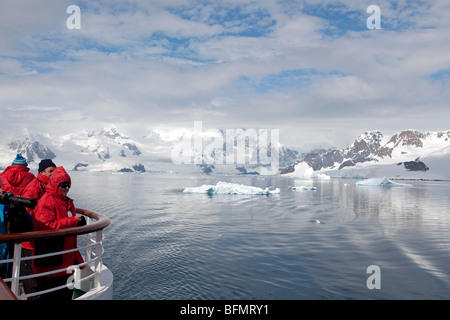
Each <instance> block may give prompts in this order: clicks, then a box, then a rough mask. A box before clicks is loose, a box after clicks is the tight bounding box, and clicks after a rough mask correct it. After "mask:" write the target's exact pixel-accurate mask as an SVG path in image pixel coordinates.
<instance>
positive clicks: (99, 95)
mask: <svg viewBox="0 0 450 320" xmlns="http://www.w3.org/2000/svg"><path fill="white" fill-rule="evenodd" d="M44 4H45V6H44ZM70 4H72V3H69V1H51V0H47V1H46V2H45V3H42V2H40V4H39V5H37V4H36V3H35V2H33V1H14V2H2V3H1V4H0V107H1V109H0V116H2V118H3V119H9V120H11V121H6V122H7V125H5V126H4V128H3V130H4V131H5V130H8V131H9V132H10V131H11V127H12V125H13V124H14V122H15V121H19V122H20V123H21V125H22V126H27V127H30V128H32V127H33V128H36V130H50V129H51V130H54V131H55V132H56V131H57V130H60V131H65V130H69V129H70V130H72V128H71V127H70V126H67V124H68V123H70V122H74V123H78V124H80V125H81V126H87V127H89V126H95V125H96V123H99V124H100V125H101V124H107V123H110V122H115V123H122V124H124V125H125V124H128V125H130V126H132V124H133V123H135V124H139V125H136V126H137V127H142V128H143V127H144V126H145V127H151V126H157V125H164V126H166V127H170V126H171V125H173V126H175V125H181V124H183V125H185V124H189V122H191V121H193V120H202V121H204V122H205V123H207V122H208V123H211V125H212V124H214V125H216V126H217V127H222V128H232V127H242V126H247V127H249V126H252V127H259V128H261V127H277V128H278V129H280V133H281V136H282V137H283V128H286V129H285V130H286V131H285V132H286V133H287V132H293V131H296V132H297V133H298V134H299V137H305V138H304V140H308V142H309V141H310V140H311V139H314V138H316V139H315V140H316V141H317V143H322V142H323V140H321V139H326V137H325V136H323V135H322V134H325V133H326V134H327V135H329V136H333V137H337V136H338V137H339V139H342V137H343V136H346V137H348V138H349V139H351V138H353V136H354V132H355V131H365V130H370V129H373V128H374V127H376V128H377V129H378V128H381V127H384V128H387V129H389V128H390V129H391V130H392V131H397V130H401V129H404V128H411V127H417V128H418V129H422V128H424V129H426V130H430V131H431V130H443V129H448V128H445V125H446V122H445V120H444V119H448V118H449V116H450V114H449V113H450V111H449V110H448V107H447V101H448V98H449V92H450V90H448V82H447V81H445V79H440V76H439V75H440V74H441V73H440V72H444V73H443V74H446V73H445V72H448V70H450V58H449V55H448V52H450V41H449V40H450V39H449V37H450V32H449V30H448V29H449V26H448V23H447V17H448V16H449V14H450V7H449V5H448V4H447V3H446V1H433V2H430V3H424V2H421V1H401V2H396V3H395V4H394V3H392V2H389V1H384V0H383V1H381V0H380V2H379V6H380V7H381V13H382V16H381V17H382V29H381V30H367V29H365V19H367V17H368V14H367V13H366V11H365V10H366V6H365V5H363V4H361V2H360V1H356V0H342V1H338V2H329V1H303V2H301V3H294V2H289V1H287V2H277V1H270V0H266V1H220V2H212V1H187V0H186V1H184V0H179V1H176V0H173V1H138V0H135V1H116V2H114V3H111V2H109V1H96V2H91V1H79V6H80V7H81V10H82V11H81V19H82V20H81V30H68V29H67V28H66V27H65V20H66V19H67V18H68V14H67V13H66V11H65V10H66V8H67V6H69V5H70ZM441 77H442V76H441ZM48 123H51V125H50V126H49V125H47V124H48ZM296 126H298V127H296ZM419 126H421V128H419ZM59 128H61V129H59ZM296 128H297V130H295V129H296ZM311 132H314V133H311ZM61 134H62V133H61ZM284 136H285V137H286V136H290V134H286V135H284ZM282 139H283V138H282ZM299 139H300V140H301V138H299ZM290 140H292V141H293V142H295V141H294V140H295V139H290ZM297 140H298V139H297ZM298 143H302V142H301V141H300V142H298Z"/></svg>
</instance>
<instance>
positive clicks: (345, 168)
mask: <svg viewBox="0 0 450 320" xmlns="http://www.w3.org/2000/svg"><path fill="white" fill-rule="evenodd" d="M449 160H450V130H449V131H439V132H425V133H422V132H419V131H417V130H405V131H401V132H399V133H396V134H394V135H392V136H385V135H383V133H382V132H380V131H370V132H365V133H364V134H362V135H360V136H359V137H358V138H357V139H356V140H355V141H354V142H353V144H351V145H350V146H349V147H347V148H344V149H341V150H327V151H322V152H311V153H307V154H305V155H303V157H302V158H301V159H299V160H297V161H296V162H295V163H293V164H292V165H290V166H288V167H287V168H285V169H284V170H283V171H282V174H287V175H291V176H295V175H298V174H299V172H300V171H302V170H304V168H305V167H310V168H312V169H313V170H314V171H316V172H321V173H327V174H329V175H331V176H340V177H358V176H359V177H367V178H368V177H375V176H389V177H391V178H404V179H444V180H448V179H450V168H449V167H448V164H449V163H450V162H449ZM300 175H301V173H300Z"/></svg>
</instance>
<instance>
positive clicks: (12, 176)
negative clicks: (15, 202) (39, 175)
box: [0, 153, 35, 197]
mask: <svg viewBox="0 0 450 320" xmlns="http://www.w3.org/2000/svg"><path fill="white" fill-rule="evenodd" d="M29 171H30V168H28V163H27V161H26V160H25V158H24V157H22V155H21V154H20V153H19V154H17V157H16V158H15V159H14V161H13V162H12V164H11V165H10V166H9V167H7V168H6V169H5V170H4V171H3V172H2V173H1V174H0V179H1V180H2V188H3V191H6V192H12V193H13V194H14V195H15V196H19V197H21V196H22V193H23V190H24V189H25V187H26V186H27V185H28V184H29V183H30V182H31V181H33V180H34V178H35V176H34V174H32V173H31V172H29Z"/></svg>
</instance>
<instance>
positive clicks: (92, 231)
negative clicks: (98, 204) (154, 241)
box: [0, 208, 110, 300]
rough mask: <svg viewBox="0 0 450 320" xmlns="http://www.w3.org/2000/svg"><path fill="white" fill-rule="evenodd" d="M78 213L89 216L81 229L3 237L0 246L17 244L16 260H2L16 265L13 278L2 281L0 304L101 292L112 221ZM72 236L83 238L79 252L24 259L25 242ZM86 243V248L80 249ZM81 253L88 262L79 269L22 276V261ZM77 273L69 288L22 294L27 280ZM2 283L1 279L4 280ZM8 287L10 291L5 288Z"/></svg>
mask: <svg viewBox="0 0 450 320" xmlns="http://www.w3.org/2000/svg"><path fill="white" fill-rule="evenodd" d="M76 212H77V213H79V214H82V215H84V216H86V217H87V218H88V219H87V224H86V225H85V226H81V227H73V228H67V229H58V230H45V231H34V232H24V233H12V234H4V235H0V243H13V244H14V257H13V258H11V259H4V260H0V265H1V264H2V263H12V275H11V277H9V278H5V279H2V281H0V300H2V299H13V300H15V299H26V298H29V297H33V296H37V295H42V294H46V293H49V292H52V291H56V290H60V289H64V288H66V287H67V288H70V289H73V288H76V289H80V290H81V292H87V291H89V290H93V289H96V288H99V287H100V285H101V283H100V277H101V272H102V269H103V264H102V255H103V229H104V228H106V227H107V226H108V225H109V224H110V220H109V218H107V217H106V216H104V215H101V214H98V213H95V212H92V211H89V210H85V209H80V208H77V209H76ZM69 236H79V237H78V240H81V241H78V242H79V243H78V247H77V248H76V249H71V250H65V251H58V252H52V253H47V254H41V255H35V256H31V257H22V242H26V241H36V240H42V239H52V238H61V237H69ZM82 239H84V243H85V244H84V245H80V242H82ZM74 251H80V252H84V262H83V263H80V264H78V265H73V266H70V267H69V268H62V269H58V270H53V271H49V272H43V273H39V274H31V275H24V276H21V275H20V264H21V261H26V260H36V259H41V258H46V257H50V256H55V255H60V254H64V253H69V252H74ZM63 271H64V272H67V273H68V274H69V273H72V271H74V272H73V281H70V282H68V283H67V284H66V285H62V286H59V287H55V288H52V289H48V290H43V291H39V292H34V293H29V294H20V293H19V284H20V282H21V281H23V280H27V279H32V278H38V277H43V276H48V275H51V274H55V273H60V272H63ZM0 279H1V278H0ZM5 284H6V285H8V284H9V285H8V287H9V288H8V287H5Z"/></svg>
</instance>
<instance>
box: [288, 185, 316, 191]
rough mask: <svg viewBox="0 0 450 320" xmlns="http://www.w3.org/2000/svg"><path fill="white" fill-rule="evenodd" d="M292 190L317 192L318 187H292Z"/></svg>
mask: <svg viewBox="0 0 450 320" xmlns="http://www.w3.org/2000/svg"><path fill="white" fill-rule="evenodd" d="M292 190H295V191H306V190H312V191H314V190H317V188H316V187H307V186H300V187H292Z"/></svg>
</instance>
